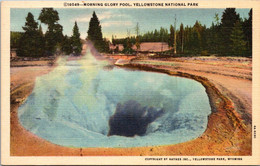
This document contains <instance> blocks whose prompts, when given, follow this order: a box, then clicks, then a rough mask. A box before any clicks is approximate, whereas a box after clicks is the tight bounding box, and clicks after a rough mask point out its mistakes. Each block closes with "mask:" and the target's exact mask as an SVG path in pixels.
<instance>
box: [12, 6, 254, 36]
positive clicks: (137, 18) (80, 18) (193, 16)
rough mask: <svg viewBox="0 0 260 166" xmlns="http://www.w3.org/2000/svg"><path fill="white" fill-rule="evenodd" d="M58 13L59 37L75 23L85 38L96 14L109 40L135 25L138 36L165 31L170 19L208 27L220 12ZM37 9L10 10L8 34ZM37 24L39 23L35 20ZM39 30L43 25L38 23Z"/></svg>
mask: <svg viewBox="0 0 260 166" xmlns="http://www.w3.org/2000/svg"><path fill="white" fill-rule="evenodd" d="M55 10H57V11H58V13H59V17H60V20H59V23H60V24H61V25H62V26H63V34H64V35H69V36H70V35H71V34H72V28H73V26H74V22H75V21H77V23H78V26H79V30H80V34H81V38H83V39H85V38H86V36H87V30H88V26H89V20H90V18H91V16H92V13H93V11H95V12H96V14H97V16H98V18H99V20H100V22H101V27H102V32H103V37H106V38H109V39H111V37H112V35H116V36H117V38H120V37H125V36H126V35H127V30H129V31H130V33H131V35H135V26H136V24H137V22H138V23H139V26H140V32H141V34H143V33H145V32H147V31H152V30H154V29H159V28H160V27H164V28H167V29H169V27H170V25H171V24H172V25H173V24H174V17H175V15H176V18H177V27H179V26H180V24H181V23H183V24H184V26H186V25H189V26H193V25H194V23H195V22H196V20H198V21H200V22H201V24H202V25H206V26H207V27H209V26H210V25H211V23H212V21H214V16H215V13H218V14H219V17H220V19H221V16H222V13H223V11H224V9H173V8H171V9H165V8H164V9H140V8H139V9H133V8H132V9H126V8H124V9H116V8H109V9H104V8H103V9H101V8H91V9H90V8H87V9H81V8H78V9H61V8H55ZM249 10H250V9H236V11H237V13H239V14H240V16H241V17H242V18H248V13H249ZM40 11H41V9H40V8H28V9H26V8H25V9H22V8H12V9H11V31H23V29H22V26H24V24H25V18H26V16H27V14H28V12H31V13H32V14H33V15H34V19H35V20H37V19H38V17H39V14H40ZM37 21H38V23H40V21H39V20H37ZM42 27H43V30H44V31H45V30H46V26H45V25H44V24H42Z"/></svg>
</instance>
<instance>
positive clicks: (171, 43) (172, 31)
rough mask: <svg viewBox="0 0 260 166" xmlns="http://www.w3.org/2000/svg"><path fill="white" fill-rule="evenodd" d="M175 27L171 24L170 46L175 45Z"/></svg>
mask: <svg viewBox="0 0 260 166" xmlns="http://www.w3.org/2000/svg"><path fill="white" fill-rule="evenodd" d="M174 33H175V32H174V27H173V26H172V25H171V26H170V34H169V39H168V45H169V46H170V47H173V44H174Z"/></svg>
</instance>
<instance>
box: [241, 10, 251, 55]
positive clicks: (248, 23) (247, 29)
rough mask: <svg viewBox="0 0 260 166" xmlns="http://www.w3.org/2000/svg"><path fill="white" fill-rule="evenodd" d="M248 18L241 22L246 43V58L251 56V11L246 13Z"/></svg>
mask: <svg viewBox="0 0 260 166" xmlns="http://www.w3.org/2000/svg"><path fill="white" fill-rule="evenodd" d="M248 15H249V18H248V19H245V21H244V22H243V31H244V34H245V41H246V42H247V50H246V56H249V57H251V56H252V9H251V10H250V12H249V13H248Z"/></svg>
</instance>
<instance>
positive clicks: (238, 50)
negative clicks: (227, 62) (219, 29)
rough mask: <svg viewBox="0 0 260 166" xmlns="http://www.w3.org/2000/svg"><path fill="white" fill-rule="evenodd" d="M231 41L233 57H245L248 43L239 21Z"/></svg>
mask: <svg viewBox="0 0 260 166" xmlns="http://www.w3.org/2000/svg"><path fill="white" fill-rule="evenodd" d="M230 40H231V41H232V45H231V46H232V47H231V50H232V54H233V56H245V51H246V41H244V34H243V29H242V26H241V24H240V22H239V21H237V22H236V23H235V25H234V27H233V30H232V32H231V35H230Z"/></svg>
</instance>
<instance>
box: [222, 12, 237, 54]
mask: <svg viewBox="0 0 260 166" xmlns="http://www.w3.org/2000/svg"><path fill="white" fill-rule="evenodd" d="M237 21H240V17H239V14H237V13H236V10H235V8H227V9H225V11H224V12H223V15H222V18H221V24H220V33H221V39H222V40H221V43H220V46H221V48H220V49H221V54H222V55H226V56H231V55H232V51H231V49H232V41H231V39H230V35H231V32H232V31H233V27H234V25H235V23H236V22H237Z"/></svg>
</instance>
